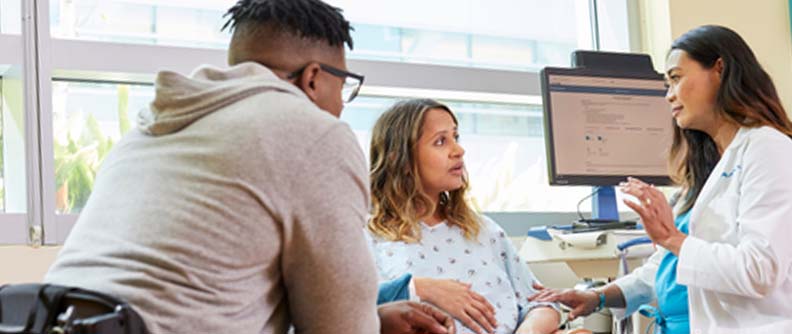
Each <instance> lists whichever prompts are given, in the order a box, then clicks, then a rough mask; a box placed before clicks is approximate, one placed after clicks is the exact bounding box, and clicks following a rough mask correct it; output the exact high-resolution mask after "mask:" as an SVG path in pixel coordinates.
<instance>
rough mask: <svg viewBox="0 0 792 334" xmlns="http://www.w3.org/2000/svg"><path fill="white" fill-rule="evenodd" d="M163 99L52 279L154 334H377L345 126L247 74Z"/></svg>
mask: <svg viewBox="0 0 792 334" xmlns="http://www.w3.org/2000/svg"><path fill="white" fill-rule="evenodd" d="M156 89H157V92H156V98H155V100H154V101H153V102H152V103H151V108H150V110H144V111H142V112H141V113H140V117H139V129H138V130H137V131H131V132H130V133H129V134H128V135H127V136H126V137H124V139H123V140H121V141H120V142H119V143H118V144H117V145H116V147H115V148H114V149H113V151H112V152H111V153H110V154H109V155H108V157H107V158H106V159H105V161H104V163H103V165H102V167H101V170H100V172H99V174H98V176H97V179H96V183H95V187H94V189H93V193H92V195H91V198H90V199H89V201H88V203H87V205H86V207H85V208H84V209H83V212H82V213H81V215H80V219H79V220H78V221H77V224H76V225H75V227H74V229H73V230H72V231H71V234H70V235H69V238H68V239H67V240H66V243H65V245H64V247H63V250H62V251H61V253H60V255H59V256H58V259H57V260H56V262H55V264H54V265H53V266H52V268H50V271H49V273H48V274H47V276H46V279H45V281H47V282H49V283H56V284H63V285H73V286H79V287H83V288H88V289H94V290H98V291H103V292H107V293H111V294H115V295H118V296H120V297H122V298H124V299H126V300H127V301H129V302H130V303H131V304H132V305H133V306H134V307H135V308H136V309H137V310H138V311H139V312H140V313H141V315H142V316H143V318H144V319H145V320H146V323H147V325H148V326H149V329H150V330H151V331H152V332H153V333H207V334H209V333H235V334H237V333H285V332H286V331H287V330H288V327H289V325H290V324H293V325H294V327H295V331H296V332H297V333H361V334H372V333H377V332H379V323H378V319H377V315H376V306H375V303H376V291H377V286H376V281H377V278H376V271H375V269H374V264H373V260H372V257H371V255H370V253H369V250H368V249H367V247H366V244H365V242H364V239H363V234H362V233H361V232H360V231H361V228H363V226H364V225H365V219H366V213H367V208H368V203H369V195H368V181H367V176H366V175H367V173H366V165H365V161H364V158H363V154H362V152H361V150H360V148H359V147H358V145H357V141H356V140H355V137H354V135H353V133H352V131H351V130H350V129H349V127H348V126H347V125H346V124H345V123H343V122H341V121H339V120H338V119H336V118H334V117H332V116H331V115H330V114H329V113H327V112H324V111H322V110H320V109H318V108H317V107H316V106H315V105H314V104H313V103H311V101H310V100H308V99H307V97H306V96H305V95H304V94H303V93H302V92H301V91H300V90H299V89H297V88H296V87H295V86H293V85H291V84H289V83H287V82H285V81H282V80H279V79H278V78H277V77H276V76H275V75H274V74H273V73H272V72H271V71H269V70H268V69H267V68H265V67H263V66H260V65H258V64H254V63H245V64H240V65H237V66H235V67H232V68H229V69H217V68H212V67H202V68H199V69H198V70H196V72H195V73H194V74H193V75H191V76H190V77H184V76H182V75H179V74H177V73H173V72H161V73H159V75H158V76H157V82H156Z"/></svg>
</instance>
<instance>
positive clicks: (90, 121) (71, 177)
mask: <svg viewBox="0 0 792 334" xmlns="http://www.w3.org/2000/svg"><path fill="white" fill-rule="evenodd" d="M128 102H129V86H127V85H119V86H118V108H117V111H118V120H119V122H118V124H119V131H120V133H121V135H123V134H125V133H126V132H127V131H128V130H129V128H130V123H129V118H128V116H127V111H128ZM78 124H79V123H78ZM68 130H73V129H68ZM74 132H79V133H80V135H79V136H78V138H73V137H72V133H74ZM66 138H67V140H66V143H58V142H56V143H55V147H54V150H55V184H56V189H57V192H56V196H57V197H56V207H57V209H58V211H60V212H62V213H69V212H72V211H79V210H80V209H82V207H83V206H85V203H86V202H87V201H88V197H89V196H90V194H91V190H92V189H93V183H94V179H95V178H96V172H97V171H98V169H99V166H100V164H101V162H102V161H103V160H104V158H105V156H106V155H107V153H108V152H109V151H110V149H112V147H113V145H114V142H113V139H112V138H111V137H110V136H106V135H105V134H104V133H102V130H101V129H100V127H99V124H98V122H97V121H96V118H95V117H94V116H93V115H90V114H89V115H88V116H87V117H86V118H85V121H84V124H83V131H69V132H68V135H67V136H66Z"/></svg>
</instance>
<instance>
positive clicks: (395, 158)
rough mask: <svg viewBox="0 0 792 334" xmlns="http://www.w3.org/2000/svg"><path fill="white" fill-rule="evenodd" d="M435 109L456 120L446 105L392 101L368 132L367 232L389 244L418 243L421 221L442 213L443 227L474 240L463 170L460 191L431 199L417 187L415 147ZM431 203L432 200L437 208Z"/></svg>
mask: <svg viewBox="0 0 792 334" xmlns="http://www.w3.org/2000/svg"><path fill="white" fill-rule="evenodd" d="M432 109H440V110H443V111H445V112H447V113H448V114H449V115H451V118H452V119H453V120H454V124H458V122H457V119H456V116H454V113H452V112H451V109H449V108H448V107H447V106H446V105H444V104H441V103H439V102H437V101H435V100H431V99H413V100H404V101H400V102H397V103H396V104H394V105H393V106H392V107H390V108H389V109H388V110H386V111H385V113H383V114H382V116H380V118H379V119H377V122H376V123H375V124H374V130H372V132H371V149H370V159H371V171H370V173H369V178H370V181H371V202H372V212H371V219H370V220H369V223H368V230H369V231H370V232H371V233H372V234H374V235H375V236H377V237H380V238H383V239H385V240H388V241H404V242H407V243H411V242H420V240H421V229H420V225H419V223H420V221H421V220H423V219H425V218H427V217H430V216H431V215H432V214H434V213H435V212H436V211H437V210H439V211H441V212H442V214H443V216H444V217H445V219H446V221H447V223H448V225H451V226H456V227H458V228H459V229H460V230H462V233H464V235H465V238H466V239H468V240H475V239H476V237H478V233H479V229H480V223H479V220H478V215H477V214H476V213H475V212H474V211H473V210H472V209H471V208H470V206H469V205H468V203H467V198H466V192H467V189H468V179H467V172H465V173H464V175H463V184H462V187H460V188H459V189H454V190H450V191H446V192H444V193H441V194H440V198H439V199H435V200H434V201H432V199H431V198H429V195H428V194H426V193H425V192H424V190H423V187H422V185H421V179H420V174H419V173H418V161H417V157H416V153H415V152H416V149H417V145H418V140H419V139H420V138H421V135H422V134H423V133H422V129H423V124H424V119H425V118H426V114H427V112H428V111H429V110H432ZM432 202H437V204H436V206H435V205H433V204H432Z"/></svg>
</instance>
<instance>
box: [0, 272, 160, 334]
mask: <svg viewBox="0 0 792 334" xmlns="http://www.w3.org/2000/svg"><path fill="white" fill-rule="evenodd" d="M146 333H148V331H147V330H146V326H145V324H144V323H143V319H142V318H140V315H138V314H137V312H135V311H134V310H133V309H132V307H131V306H130V305H129V304H127V303H126V302H124V301H122V300H120V299H118V298H115V297H112V296H108V295H106V294H103V293H99V292H95V291H89V290H84V289H80V288H73V287H65V286H60V285H50V284H18V285H4V286H2V287H0V334H146Z"/></svg>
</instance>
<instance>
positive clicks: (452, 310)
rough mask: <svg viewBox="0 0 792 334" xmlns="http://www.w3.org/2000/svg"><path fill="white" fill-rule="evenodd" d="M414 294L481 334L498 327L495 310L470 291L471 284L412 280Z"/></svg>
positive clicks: (418, 278)
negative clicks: (413, 282) (483, 331)
mask: <svg viewBox="0 0 792 334" xmlns="http://www.w3.org/2000/svg"><path fill="white" fill-rule="evenodd" d="M413 280H414V281H415V292H416V294H418V296H419V297H421V300H423V301H426V302H429V303H432V304H434V305H436V306H437V307H439V308H441V309H443V310H444V311H446V312H448V313H449V314H451V316H452V317H454V318H457V319H459V321H461V322H462V323H463V324H465V326H467V327H468V328H470V329H471V330H473V331H475V332H476V333H477V334H481V333H482V329H483V330H486V332H487V333H492V332H494V331H495V328H497V327H498V323H497V321H496V320H495V308H494V307H492V304H490V303H489V302H488V301H487V299H486V298H484V297H482V296H481V295H479V294H478V293H476V292H474V291H473V290H471V289H470V284H467V283H462V282H459V281H456V280H451V279H433V278H426V277H415V278H413Z"/></svg>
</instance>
